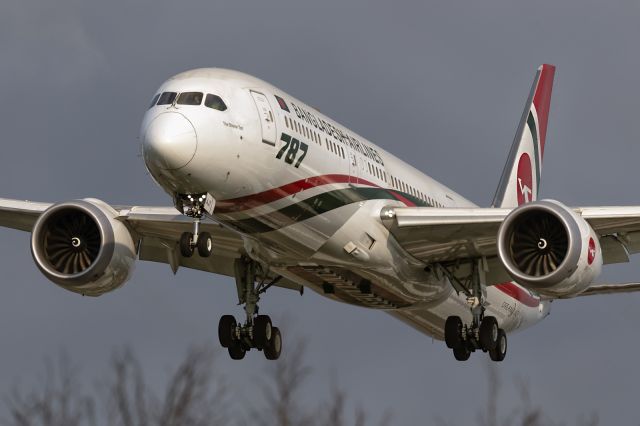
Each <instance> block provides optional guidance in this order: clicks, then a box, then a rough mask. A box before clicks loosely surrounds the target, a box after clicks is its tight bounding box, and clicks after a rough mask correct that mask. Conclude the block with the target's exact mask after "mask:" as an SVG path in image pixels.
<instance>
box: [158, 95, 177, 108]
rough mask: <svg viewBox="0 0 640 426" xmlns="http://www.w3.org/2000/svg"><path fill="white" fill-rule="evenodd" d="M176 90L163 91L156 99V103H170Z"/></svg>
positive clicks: (174, 98)
mask: <svg viewBox="0 0 640 426" xmlns="http://www.w3.org/2000/svg"><path fill="white" fill-rule="evenodd" d="M177 95H178V94H177V93H176V92H164V93H163V94H162V95H160V99H158V105H171V104H172V103H173V101H175V100H176V96H177Z"/></svg>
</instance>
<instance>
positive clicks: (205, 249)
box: [176, 195, 213, 257]
mask: <svg viewBox="0 0 640 426" xmlns="http://www.w3.org/2000/svg"><path fill="white" fill-rule="evenodd" d="M206 197H207V196H206V195H200V196H198V195H196V196H193V195H187V196H186V199H185V200H183V199H179V200H178V201H177V202H176V207H177V208H178V209H179V210H181V211H182V212H183V213H184V214H186V215H187V216H189V217H191V218H193V232H183V233H182V235H181V236H180V254H182V256H183V257H191V256H193V253H194V251H196V250H198V255H200V257H209V256H211V252H212V251H213V239H212V238H211V234H209V233H208V232H200V221H201V220H202V217H203V216H204V213H205V210H204V202H205V200H206ZM185 201H186V202H187V203H188V204H187V205H188V207H187V210H186V212H185V211H184V207H185Z"/></svg>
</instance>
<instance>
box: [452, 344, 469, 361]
mask: <svg viewBox="0 0 640 426" xmlns="http://www.w3.org/2000/svg"><path fill="white" fill-rule="evenodd" d="M453 356H454V357H455V358H456V359H457V360H458V361H466V360H468V359H469V357H470V356H471V351H470V350H469V348H467V347H466V346H465V345H461V346H459V347H457V348H454V349H453Z"/></svg>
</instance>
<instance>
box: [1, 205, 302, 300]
mask: <svg viewBox="0 0 640 426" xmlns="http://www.w3.org/2000/svg"><path fill="white" fill-rule="evenodd" d="M51 205H52V204H51V203H36V202H31V201H21V200H9V199H2V198H0V226H3V227H7V228H13V229H19V230H22V231H27V232H31V230H32V229H33V226H34V224H35V222H36V221H37V220H38V217H40V214H41V213H43V212H44V211H45V210H46V209H47V208H49V207H50V206H51ZM114 209H115V210H116V211H117V212H118V214H119V215H118V219H119V220H121V221H122V222H124V223H125V224H126V225H127V227H128V228H129V230H130V231H131V232H132V235H133V236H134V240H137V241H139V247H138V257H139V259H140V260H146V261H150V262H159V263H166V264H168V265H169V266H170V267H171V269H172V270H173V272H174V273H175V272H176V271H177V270H178V268H179V267H181V266H182V267H185V268H190V269H198V270H201V271H207V272H212V273H215V274H220V275H226V276H229V277H233V276H234V270H233V261H234V259H236V258H237V257H240V252H241V250H242V248H243V246H244V243H243V241H242V238H241V237H240V235H239V234H238V233H236V232H235V231H232V230H229V229H227V228H225V227H223V226H222V225H220V224H218V223H216V222H214V221H213V220H211V219H203V220H202V222H201V225H200V229H201V231H206V232H209V233H210V234H211V237H212V238H213V254H212V255H211V256H210V257H208V258H201V257H200V256H193V257H190V258H184V257H182V256H181V255H180V249H179V247H178V244H179V240H180V235H181V234H182V233H183V232H188V231H191V230H192V222H191V219H190V218H188V217H187V216H185V215H181V214H180V213H179V212H178V211H177V210H176V209H175V208H173V207H144V206H133V207H131V206H115V207H114ZM276 286H278V287H283V288H289V289H295V290H300V287H301V286H300V284H297V283H294V282H292V281H289V280H287V279H286V278H283V279H281V280H280V281H278V283H277V284H276Z"/></svg>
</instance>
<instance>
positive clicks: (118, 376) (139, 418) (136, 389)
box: [3, 347, 228, 426]
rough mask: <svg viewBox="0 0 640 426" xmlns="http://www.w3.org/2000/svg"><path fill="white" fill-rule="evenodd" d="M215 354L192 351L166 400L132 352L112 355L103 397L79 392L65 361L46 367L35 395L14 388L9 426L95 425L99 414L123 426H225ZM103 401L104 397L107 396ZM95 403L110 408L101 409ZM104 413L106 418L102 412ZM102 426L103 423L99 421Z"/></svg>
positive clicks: (222, 391)
mask: <svg viewBox="0 0 640 426" xmlns="http://www.w3.org/2000/svg"><path fill="white" fill-rule="evenodd" d="M212 367H213V355H212V352H211V350H210V349H208V348H207V347H193V348H191V349H190V350H189V351H188V352H187V355H186V356H185V358H184V359H183V360H182V362H181V363H180V364H179V366H178V368H177V369H176V370H175V371H174V373H173V374H172V375H171V377H170V378H169V381H168V384H167V387H166V391H165V393H164V395H163V396H162V398H159V397H157V396H156V395H155V394H154V392H152V390H151V389H149V388H148V387H147V386H146V385H145V380H144V374H143V372H142V368H141V366H140V362H139V361H138V359H137V358H136V357H135V356H134V355H133V352H132V351H131V350H129V349H124V350H121V351H116V352H114V355H113V356H112V359H111V364H110V372H109V374H108V375H107V378H106V380H103V381H102V383H101V384H100V385H99V386H98V393H99V396H93V395H92V394H85V393H82V392H81V389H82V388H81V386H80V385H79V383H78V381H77V380H76V375H75V370H74V369H72V368H71V366H70V363H69V362H68V359H67V358H66V357H62V358H61V361H60V363H59V365H58V366H57V367H56V366H54V365H53V364H52V363H50V362H47V364H46V374H45V376H44V380H43V381H42V383H41V384H40V385H38V386H35V387H34V390H32V391H29V392H26V393H25V392H23V391H22V390H21V389H20V388H18V387H16V388H14V390H13V391H12V392H11V393H10V395H9V396H8V397H7V398H6V399H5V402H6V405H7V408H8V411H9V413H10V417H9V418H8V419H4V421H3V423H4V424H6V425H15V426H81V425H82V426H84V425H95V424H96V413H97V414H98V415H102V414H104V417H102V416H101V418H106V419H107V423H108V424H111V425H122V426H152V425H153V426H178V425H179V426H205V425H206V426H215V425H226V424H228V423H227V421H226V420H227V417H226V411H225V402H226V388H225V386H224V385H223V381H222V380H221V378H219V377H217V376H215V375H214V374H213V371H214V370H213V368H212ZM103 396H104V397H103ZM96 401H101V402H102V401H105V402H106V406H101V407H97V406H96ZM103 411H104V413H103ZM100 424H103V422H100Z"/></svg>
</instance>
